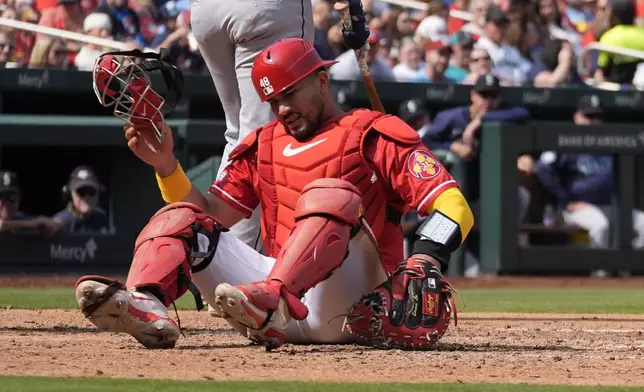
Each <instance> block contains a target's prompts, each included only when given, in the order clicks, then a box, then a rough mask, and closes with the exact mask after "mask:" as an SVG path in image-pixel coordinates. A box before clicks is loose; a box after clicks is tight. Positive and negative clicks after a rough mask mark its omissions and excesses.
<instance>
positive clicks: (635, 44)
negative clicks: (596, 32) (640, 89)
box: [594, 0, 644, 84]
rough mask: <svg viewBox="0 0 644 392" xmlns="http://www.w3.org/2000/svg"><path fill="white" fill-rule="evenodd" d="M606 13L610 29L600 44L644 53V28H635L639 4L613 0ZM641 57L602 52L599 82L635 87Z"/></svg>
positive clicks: (624, 0) (597, 73)
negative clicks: (634, 82)
mask: <svg viewBox="0 0 644 392" xmlns="http://www.w3.org/2000/svg"><path fill="white" fill-rule="evenodd" d="M608 6H609V9H608V10H606V12H607V14H608V16H607V17H608V20H609V23H610V27H611V28H610V30H608V31H606V32H605V33H604V34H603V35H602V36H601V38H600V39H599V43H600V44H603V45H608V46H614V47H618V48H625V49H635V50H639V51H644V27H640V26H635V25H634V22H635V4H634V3H633V1H632V0H609V1H608ZM641 62H642V60H640V59H638V58H633V57H628V56H622V55H618V54H613V53H609V52H601V53H600V55H599V58H598V60H597V64H598V65H599V69H597V71H596V72H595V75H594V77H595V80H596V81H597V82H603V81H608V82H613V83H619V84H631V82H632V81H633V77H634V76H635V71H636V70H637V66H638V64H640V63H641Z"/></svg>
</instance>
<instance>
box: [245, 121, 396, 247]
mask: <svg viewBox="0 0 644 392" xmlns="http://www.w3.org/2000/svg"><path fill="white" fill-rule="evenodd" d="M381 116H382V114H381V113H377V112H372V111H370V110H357V111H354V112H353V113H351V114H349V115H347V116H344V117H342V118H340V119H339V121H338V122H335V123H331V124H328V125H327V126H325V127H324V128H323V129H322V130H321V132H318V134H317V135H316V136H315V137H314V138H312V139H311V140H308V141H307V142H306V143H299V142H297V141H296V140H295V138H293V137H292V136H290V135H289V134H288V133H287V132H286V130H285V129H284V126H283V125H282V124H280V123H277V122H275V123H271V125H270V126H268V127H265V128H264V129H263V130H262V132H261V133H260V134H259V137H258V146H257V148H258V150H257V161H258V166H259V167H258V173H259V177H260V195H261V205H262V216H263V218H264V219H262V224H263V225H266V226H265V227H263V228H262V230H263V233H264V246H265V248H266V251H267V252H268V253H269V254H271V255H277V254H278V253H279V250H280V249H281V247H282V245H283V244H284V242H285V241H286V239H287V238H288V235H289V233H290V231H291V229H292V228H293V226H295V218H294V214H293V212H294V210H295V205H296V204H297V200H298V199H299V197H300V193H301V192H302V189H304V187H305V186H306V185H307V184H308V183H310V182H311V181H313V180H315V179H318V178H339V179H342V180H346V181H348V182H350V183H351V184H353V185H355V186H356V187H357V188H358V190H360V192H361V193H362V196H363V205H364V208H365V218H366V219H367V222H369V225H370V226H371V229H372V230H373V232H374V234H375V235H376V238H378V236H379V234H380V233H381V232H382V223H383V222H384V219H385V207H386V205H385V193H384V190H383V189H382V188H381V186H380V185H376V186H373V185H374V184H373V182H375V179H376V177H375V173H374V171H373V169H371V168H370V167H369V166H368V165H367V163H366V161H365V160H364V158H363V156H362V154H361V141H362V138H363V134H364V133H365V131H367V130H368V129H369V128H370V127H371V124H372V123H373V121H374V120H376V119H377V118H378V117H381ZM372 179H373V182H372Z"/></svg>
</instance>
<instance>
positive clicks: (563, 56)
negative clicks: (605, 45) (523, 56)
mask: <svg viewBox="0 0 644 392" xmlns="http://www.w3.org/2000/svg"><path fill="white" fill-rule="evenodd" d="M576 66H577V64H576V62H575V54H574V53H573V50H572V46H571V44H570V43H569V42H567V41H560V40H548V41H546V44H545V45H544V47H543V49H542V50H541V53H540V55H539V59H538V60H537V62H536V63H535V65H534V67H533V68H532V70H531V72H530V74H531V75H532V79H533V80H534V82H533V83H534V86H535V87H540V88H554V87H558V86H565V85H574V84H577V85H578V84H582V83H583V81H582V80H581V78H580V77H579V74H578V73H577V71H576V70H575V68H576Z"/></svg>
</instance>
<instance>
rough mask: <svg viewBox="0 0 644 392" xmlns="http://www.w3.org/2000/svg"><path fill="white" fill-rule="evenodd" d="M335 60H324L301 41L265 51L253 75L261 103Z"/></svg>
mask: <svg viewBox="0 0 644 392" xmlns="http://www.w3.org/2000/svg"><path fill="white" fill-rule="evenodd" d="M335 63H337V61H335V60H322V58H321V57H320V55H319V54H318V52H317V51H316V50H315V48H314V47H313V45H311V44H310V43H309V42H308V41H306V40H303V39H300V38H286V39H283V40H280V41H277V42H275V43H274V44H272V45H270V46H269V47H267V48H266V49H264V50H263V51H262V52H261V53H260V54H259V55H258V56H257V57H256V58H255V62H254V64H253V70H252V71H251V78H252V79H253V85H254V86H255V89H256V90H257V94H259V97H260V99H261V100H262V102H266V101H267V100H269V99H271V98H273V97H274V96H276V95H278V94H279V93H281V92H282V91H284V90H286V89H287V88H289V87H290V86H292V85H294V84H295V83H297V82H299V81H300V80H302V79H304V77H306V76H307V75H309V74H310V73H312V72H313V71H315V70H316V69H318V68H321V67H325V68H329V67H330V66H332V65H333V64H335Z"/></svg>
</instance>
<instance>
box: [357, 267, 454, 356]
mask: <svg viewBox="0 0 644 392" xmlns="http://www.w3.org/2000/svg"><path fill="white" fill-rule="evenodd" d="M452 292H455V290H454V288H453V287H452V285H451V284H450V283H449V282H448V281H447V280H446V279H445V277H444V276H443V275H442V274H441V273H440V271H439V270H438V269H437V268H436V267H435V266H434V265H433V264H431V263H429V262H426V261H424V260H420V259H416V258H409V259H407V260H406V261H404V262H402V263H401V264H399V265H398V267H397V268H396V270H395V271H394V273H393V274H392V276H391V277H390V278H389V279H388V280H387V281H386V282H384V283H383V284H382V285H380V286H379V287H377V288H376V289H375V290H373V291H372V292H370V293H368V294H366V295H364V296H363V297H362V298H361V299H360V300H359V301H358V302H357V303H356V304H355V305H354V306H353V307H352V308H351V310H350V312H349V315H348V316H347V319H346V327H347V330H348V331H349V332H350V333H351V334H353V335H355V336H358V337H360V338H361V339H363V340H364V341H365V342H366V343H368V344H370V345H373V346H376V347H380V348H425V347H431V346H433V345H435V344H436V343H437V342H438V340H439V339H440V338H441V337H442V336H443V335H444V334H445V332H446V331H447V328H448V327H449V323H450V319H451V315H452V313H453V314H454V325H456V323H457V316H456V306H455V304H454V297H453V295H452Z"/></svg>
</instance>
